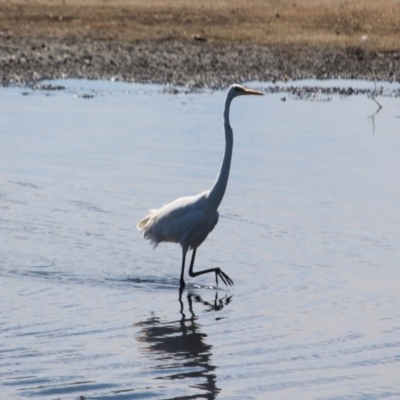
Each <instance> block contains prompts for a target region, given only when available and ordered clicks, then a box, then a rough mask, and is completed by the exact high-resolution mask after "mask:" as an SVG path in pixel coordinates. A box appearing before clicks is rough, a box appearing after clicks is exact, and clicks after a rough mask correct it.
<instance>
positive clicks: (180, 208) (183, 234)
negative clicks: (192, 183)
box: [137, 84, 262, 289]
mask: <svg viewBox="0 0 400 400" xmlns="http://www.w3.org/2000/svg"><path fill="white" fill-rule="evenodd" d="M250 94H253V95H262V93H261V92H259V91H257V90H253V89H249V88H246V87H244V86H241V85H237V84H234V85H232V86H231V87H230V88H229V90H228V93H227V95H226V100H225V108H224V115H223V116H224V129H225V153H224V157H223V160H222V164H221V168H220V171H219V174H218V176H217V179H216V181H215V183H214V185H213V187H212V188H211V189H210V190H206V191H205V192H202V193H199V194H198V195H196V196H188V197H181V198H179V199H177V200H175V201H173V202H171V203H169V204H167V205H165V206H163V207H161V208H159V209H157V210H150V213H149V214H148V215H147V216H146V217H144V218H143V219H142V220H140V221H139V222H138V224H137V229H139V230H140V231H141V232H142V235H143V237H144V238H145V239H149V240H150V241H151V242H152V243H153V244H154V247H156V246H157V245H158V244H159V243H161V242H172V243H179V244H180V245H181V247H182V269H181V278H180V287H181V289H183V288H184V287H185V281H184V278H183V277H184V272H185V258H186V254H187V252H188V250H192V260H191V262H190V267H189V276H191V277H195V276H198V275H202V274H207V273H210V272H214V273H215V279H216V283H217V285H218V277H220V278H221V280H222V281H223V282H224V283H225V284H226V285H233V281H232V279H231V278H229V276H228V275H227V274H225V272H223V271H222V270H221V269H220V268H210V269H206V270H202V271H197V272H194V271H193V265H194V259H195V256H196V250H197V248H198V247H199V246H200V245H201V244H202V243H203V242H204V240H205V239H206V237H207V236H208V234H209V233H210V232H211V231H212V230H213V229H214V227H215V225H216V224H217V223H218V217H219V214H218V207H219V205H220V204H221V201H222V198H223V197H224V194H225V190H226V186H227V184H228V178H229V170H230V166H231V159H232V149H233V132H232V128H231V125H230V122H229V109H230V105H231V102H232V100H233V99H234V98H235V97H237V96H241V95H250Z"/></svg>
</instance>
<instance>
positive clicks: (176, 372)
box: [134, 292, 232, 399]
mask: <svg viewBox="0 0 400 400" xmlns="http://www.w3.org/2000/svg"><path fill="white" fill-rule="evenodd" d="M186 300H187V307H186V310H185V303H186V301H185V299H183V300H182V298H180V299H179V303H180V310H179V312H180V315H181V317H180V319H178V320H175V321H163V320H162V319H161V318H159V317H157V316H154V315H153V316H151V317H149V318H148V319H147V320H145V321H143V322H139V323H137V324H134V326H136V327H139V328H140V331H139V338H138V340H139V341H140V342H142V343H145V344H146V346H145V347H144V348H143V347H142V349H143V350H144V351H145V352H146V355H148V352H151V353H152V354H153V355H155V356H156V357H155V358H156V359H157V361H158V364H157V365H156V366H155V367H154V368H155V369H156V370H157V375H158V377H157V378H156V379H165V380H182V384H183V385H184V386H186V387H188V388H189V389H188V391H189V392H191V393H190V394H188V395H187V396H181V395H179V396H178V398H179V399H195V398H196V399H200V398H204V399H215V398H216V396H217V395H218V393H219V392H220V391H221V389H220V388H218V386H217V376H216V374H215V369H216V366H215V365H213V364H212V360H211V359H212V345H210V344H207V343H206V339H207V335H206V334H205V333H202V332H201V324H199V322H198V317H197V316H196V314H195V312H194V310H193V306H194V304H196V303H198V304H201V305H202V306H205V307H206V312H211V311H220V310H222V309H223V308H224V307H225V306H227V305H228V304H229V303H230V302H231V301H232V295H230V296H227V295H226V296H224V297H223V298H221V299H219V298H218V293H216V294H215V299H214V301H213V302H208V301H204V300H203V299H202V298H201V296H200V295H198V294H196V293H193V292H188V293H187V296H186ZM160 371H162V376H159V373H160ZM184 386H183V387H184Z"/></svg>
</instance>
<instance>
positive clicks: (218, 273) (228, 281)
mask: <svg viewBox="0 0 400 400" xmlns="http://www.w3.org/2000/svg"><path fill="white" fill-rule="evenodd" d="M196 250H197V249H193V253H192V261H191V262H190V268H189V276H191V277H192V278H193V277H195V276H198V275H202V274H208V273H210V272H215V281H216V282H217V286H218V277H220V278H221V280H222V282H224V283H225V285H227V286H228V285H229V286H232V285H233V280H232V279H231V278H229V276H228V275H227V274H225V272H223V271H222V270H221V269H220V268H210V269H205V270H203V271H198V272H194V271H193V265H194V258H195V257H196Z"/></svg>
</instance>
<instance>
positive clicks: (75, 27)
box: [0, 0, 400, 87]
mask: <svg viewBox="0 0 400 400" xmlns="http://www.w3.org/2000/svg"><path fill="white" fill-rule="evenodd" d="M181 3H182V2H180V1H178V0H174V1H169V2H163V3H160V2H159V1H158V0H156V1H153V2H151V3H148V4H146V5H144V4H143V2H142V1H132V2H127V1H126V0H117V1H115V2H113V3H112V5H110V4H109V3H108V2H104V1H99V0H91V1H89V2H87V3H85V5H84V6H82V5H79V3H78V2H76V1H75V0H71V1H64V2H61V3H57V4H55V3H54V2H49V1H46V0H39V1H34V2H30V3H29V4H27V3H25V2H20V1H18V0H11V1H8V2H3V3H1V4H0V49H1V50H0V81H1V83H2V84H3V85H7V84H10V83H23V84H26V83H30V82H32V81H37V80H42V79H55V78H63V77H65V78H89V79H115V80H123V81H135V82H155V83H170V84H173V85H185V86H188V87H222V86H226V85H229V84H230V83H232V82H240V81H247V80H260V81H275V80H282V81H285V80H291V79H304V78H318V79H327V78H346V79H348V78H351V79H367V80H375V79H376V80H385V81H399V80H400V50H399V45H398V44H397V41H396V40H394V39H393V38H394V37H396V35H397V36H398V30H399V26H400V25H399V24H400V23H399V21H400V17H399V15H400V7H399V5H398V4H397V3H396V2H395V1H390V0H388V1H386V2H385V4H384V6H385V7H380V8H379V6H377V5H376V4H374V3H373V2H370V1H366V2H363V3H362V5H361V3H360V1H358V0H357V1H354V2H352V4H351V5H348V4H347V3H343V4H342V3H340V4H339V3H338V2H333V1H327V2H324V6H323V7H322V6H321V2H316V1H315V0H307V1H304V2H302V3H301V5H300V4H299V5H296V6H294V5H295V3H293V2H290V3H288V2H286V1H283V2H279V4H275V3H274V2H267V3H265V2H260V1H257V0H251V1H249V2H246V3H244V2H243V1H235V2H230V3H228V2H224V1H219V2H213V3H212V2H210V1H205V0H203V1H202V2H200V3H197V2H196V4H195V5H188V4H186V3H185V4H184V3H182V4H181ZM286 3H287V4H286ZM380 4H381V3H380ZM388 7H389V8H388ZM390 7H391V8H390ZM389 9H390V10H391V12H390V13H388V12H387V10H389ZM398 20H399V21H398Z"/></svg>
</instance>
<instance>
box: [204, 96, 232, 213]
mask: <svg viewBox="0 0 400 400" xmlns="http://www.w3.org/2000/svg"><path fill="white" fill-rule="evenodd" d="M231 101H232V99H231V98H227V99H226V102H225V109H224V128H225V153H224V158H223V159H222V164H221V169H220V171H219V174H218V176H217V180H216V181H215V183H214V186H213V187H212V189H211V191H210V195H209V198H210V201H211V204H212V205H213V207H215V210H216V209H217V208H218V206H219V205H220V204H221V201H222V198H223V197H224V194H225V190H226V186H227V185H228V178H229V170H230V167H231V159H232V149H233V132H232V128H231V125H230V123H229V109H230V105H231Z"/></svg>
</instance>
